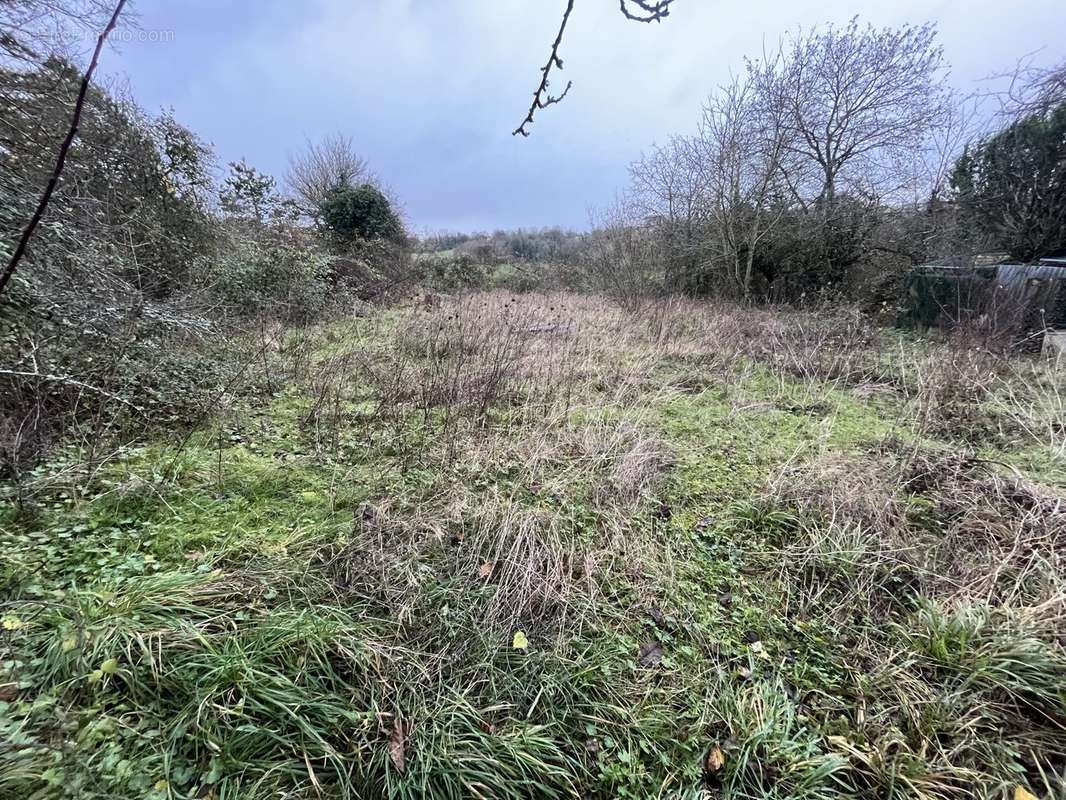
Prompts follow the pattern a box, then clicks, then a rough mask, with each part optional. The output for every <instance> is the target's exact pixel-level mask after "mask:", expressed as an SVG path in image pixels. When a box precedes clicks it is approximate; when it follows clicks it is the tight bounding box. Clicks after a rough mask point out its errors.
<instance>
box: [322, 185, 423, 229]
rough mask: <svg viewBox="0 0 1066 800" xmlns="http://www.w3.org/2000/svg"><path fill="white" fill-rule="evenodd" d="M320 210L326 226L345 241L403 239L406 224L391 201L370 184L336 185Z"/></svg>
mask: <svg viewBox="0 0 1066 800" xmlns="http://www.w3.org/2000/svg"><path fill="white" fill-rule="evenodd" d="M319 211H320V212H321V214H322V221H323V223H324V224H325V226H326V227H327V228H328V229H329V231H330V232H331V233H333V235H334V236H336V237H337V238H338V239H340V240H341V241H343V242H351V241H353V240H355V239H363V240H366V241H373V240H375V239H384V240H386V241H389V242H401V241H403V239H404V230H403V223H402V222H401V221H400V218H399V216H398V215H397V214H396V212H395V211H394V210H393V208H392V203H390V202H389V198H387V197H386V196H385V195H384V194H383V193H382V192H381V190H380V189H378V188H377V187H375V186H372V185H371V184H369V183H362V184H359V185H358V186H353V185H352V184H350V183H339V184H337V186H335V187H334V188H333V189H332V190H330V192H329V194H327V195H326V197H325V199H324V200H323V201H322V205H321V207H320V209H319Z"/></svg>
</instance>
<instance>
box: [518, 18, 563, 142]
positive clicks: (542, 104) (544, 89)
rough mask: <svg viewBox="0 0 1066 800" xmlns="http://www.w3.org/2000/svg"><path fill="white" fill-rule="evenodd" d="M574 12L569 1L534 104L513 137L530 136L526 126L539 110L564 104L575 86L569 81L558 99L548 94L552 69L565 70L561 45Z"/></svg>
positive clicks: (542, 70)
mask: <svg viewBox="0 0 1066 800" xmlns="http://www.w3.org/2000/svg"><path fill="white" fill-rule="evenodd" d="M573 10H574V0H567V1H566V11H565V12H563V21H562V23H561V24H560V25H559V32H558V33H557V34H556V35H555V41H554V42H552V51H551V54H550V55H549V56H548V63H547V64H545V65H544V66H543V67H541V70H540V71H541V77H540V86H538V87H537V91H535V92H534V93H533V102H532V104H531V105H530V106H529V111H528V112H527V113H526V118H525V119H524V120H522V124H521V125H519V126H518V127H517V128H515V129H514V130H513V131H511V135H512V136H517V135H518V134H522V135H523V136H529V131H527V130H526V126H527V125H531V124H532V123H533V115H534V114H536V113H537V110H538V109H541V108H547V107H548V106H551V105H555V104H556V103H560V102H562V100H563V98H564V97H566V95H567V94H569V92H570V87H571V86H573V85H574V84H573V81H567V82H566V88H565V89H563V93H562V94H561V95H559V96H558V97H554V96H552V95H551V94H549V93H548V77H549V76H550V75H551V71H552V68H553V67H554V68H557V69H562V68H563V60H562V59H561V58H559V45H560V44H562V41H563V32H564V31H565V30H566V23H567V22H568V21H569V20H570V12H571V11H573Z"/></svg>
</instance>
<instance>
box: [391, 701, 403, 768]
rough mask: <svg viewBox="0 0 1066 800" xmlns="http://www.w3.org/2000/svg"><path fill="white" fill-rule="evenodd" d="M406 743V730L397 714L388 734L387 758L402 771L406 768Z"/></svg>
mask: <svg viewBox="0 0 1066 800" xmlns="http://www.w3.org/2000/svg"><path fill="white" fill-rule="evenodd" d="M406 744H407V732H406V731H405V730H404V725H403V720H402V719H401V718H400V715H399V714H397V715H396V716H395V717H394V718H393V722H392V733H390V734H389V759H390V760H391V761H392V765H393V766H394V767H396V771H397V772H400V773H402V772H403V771H404V770H405V769H407V758H406V753H405V752H404V751H405V749H406Z"/></svg>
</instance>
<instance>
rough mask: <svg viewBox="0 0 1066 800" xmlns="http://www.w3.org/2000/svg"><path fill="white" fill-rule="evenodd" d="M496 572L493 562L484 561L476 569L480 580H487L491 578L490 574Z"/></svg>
mask: <svg viewBox="0 0 1066 800" xmlns="http://www.w3.org/2000/svg"><path fill="white" fill-rule="evenodd" d="M495 570H496V562H495V561H486V562H485V563H484V564H482V565H481V566H480V567H478V569H477V574H478V575H480V576H481V577H482V578H485V579H488V578H491V577H492V573H493V572H494V571H495Z"/></svg>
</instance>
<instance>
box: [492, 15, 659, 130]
mask: <svg viewBox="0 0 1066 800" xmlns="http://www.w3.org/2000/svg"><path fill="white" fill-rule="evenodd" d="M673 3H674V0H618V7H619V10H620V11H621V12H622V15H623V16H624V17H625V18H626V19H628V20H632V21H634V22H662V21H663V20H664V19H665V18H666V17H668V16H669V15H670V6H671V5H673ZM573 11H574V0H567V1H566V8H565V9H564V11H563V19H562V22H560V24H559V32H558V33H556V34H555V40H554V41H553V42H552V46H551V52H550V53H549V54H548V62H547V63H546V64H545V65H544V66H543V67H541V68H540V83H539V84H538V85H537V89H536V91H535V92H533V102H532V103H531V104H530V106H529V111H527V112H526V117H525V119H523V120H522V124H521V125H519V126H518V127H517V128H515V129H514V130H513V131H512V132H511V135H512V136H518V135H519V134H521V135H522V136H529V126H530V125H532V124H533V117H534V116H535V115H536V113H537V111H539V110H540V109H542V108H547V107H548V106H551V105H555V104H556V103H559V102H562V99H563V98H564V97H566V95H567V94H568V93H569V92H570V87H571V86H572V85H573V83H572V81H567V82H566V88H564V89H563V91H562V92H561V93H560V94H558V95H553V94H552V93H551V91H550V89H551V75H552V72H553V71H554V70H561V69H562V68H563V59H562V57H561V56H560V55H559V47H560V45H562V43H563V34H564V33H566V24H567V23H568V22H569V21H570V14H571V13H573Z"/></svg>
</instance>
